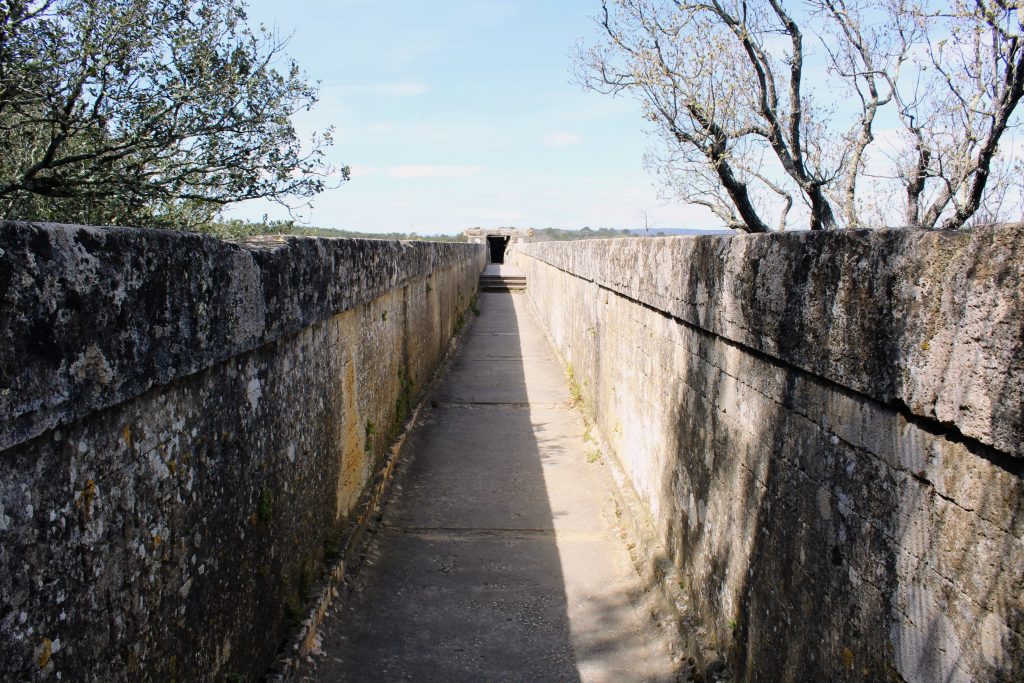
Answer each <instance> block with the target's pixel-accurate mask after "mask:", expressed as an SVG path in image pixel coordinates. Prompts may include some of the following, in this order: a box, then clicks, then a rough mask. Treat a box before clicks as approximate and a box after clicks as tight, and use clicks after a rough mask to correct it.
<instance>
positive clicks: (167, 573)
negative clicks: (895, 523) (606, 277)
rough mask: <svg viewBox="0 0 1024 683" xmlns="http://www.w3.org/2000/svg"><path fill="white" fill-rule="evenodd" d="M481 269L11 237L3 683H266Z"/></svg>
mask: <svg viewBox="0 0 1024 683" xmlns="http://www.w3.org/2000/svg"><path fill="white" fill-rule="evenodd" d="M485 258H486V249H485V248H484V247H483V246H478V245H465V244H462V245H458V244H441V243H425V242H416V243H404V242H389V241H375V240H325V239H310V238H294V237H284V238H268V239H261V240H253V241H249V242H243V243H237V244H234V243H227V242H222V241H218V240H216V239H213V238H210V237H205V236H200V235H193V234H183V233H175V232H164V231H151V230H134V229H111V228H92V227H82V226H66V225H39V224H21V223H5V224H3V225H2V226H0V321H2V325H0V671H3V672H4V677H5V678H12V679H17V680H43V679H45V680H56V679H57V678H60V677H63V679H65V680H68V679H76V680H77V679H88V680H111V681H117V680H125V681H127V680H174V679H177V680H225V679H227V680H232V679H233V678H239V679H245V680H250V679H251V680H256V679H258V678H260V677H261V676H263V675H264V674H265V673H266V671H267V669H268V667H269V666H270V665H271V664H272V663H273V662H274V659H275V655H276V653H277V651H278V649H279V648H280V647H281V645H282V644H283V643H284V642H285V640H286V639H287V638H289V637H291V636H292V635H293V634H294V633H295V631H296V628H297V626H298V621H299V620H300V619H301V618H302V617H303V616H304V614H305V613H304V611H303V610H304V607H305V604H306V600H307V598H308V597H309V595H310V589H311V588H312V587H313V585H314V584H315V583H316V582H317V581H318V580H319V579H320V577H321V576H322V574H323V570H324V567H325V565H328V564H331V563H333V562H336V561H337V559H338V552H339V548H340V547H341V546H342V543H343V539H344V538H345V534H346V533H347V530H348V529H350V528H351V525H352V524H354V523H356V521H357V518H358V514H356V513H357V511H358V504H359V501H360V497H361V496H362V495H363V493H364V491H366V490H367V489H368V488H370V487H371V484H373V482H374V481H375V480H376V478H379V467H380V464H381V461H382V457H383V455H384V453H385V452H386V451H387V449H388V447H389V445H390V444H391V443H392V441H393V439H394V437H395V435H396V433H397V431H398V430H399V429H400V427H401V425H402V422H403V420H404V418H405V416H406V414H407V413H408V411H409V409H410V407H411V406H412V405H413V404H414V403H415V401H416V400H417V396H418V394H419V392H420V391H421V389H422V388H423V386H424V384H425V383H426V382H427V380H428V378H429V376H430V374H431V373H432V372H433V370H434V369H435V368H436V367H437V365H438V363H439V362H440V361H441V360H442V359H443V357H444V354H445V352H446V349H447V348H448V344H449V340H450V339H451V338H452V336H453V335H454V334H455V332H456V331H457V329H458V328H459V326H460V325H461V323H462V321H463V320H464V317H465V315H466V312H467V310H468V309H469V307H470V306H471V302H472V299H473V297H474V295H475V292H476V287H477V280H478V277H479V274H480V271H481V270H482V269H483V267H484V260H485Z"/></svg>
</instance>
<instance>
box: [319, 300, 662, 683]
mask: <svg viewBox="0 0 1024 683" xmlns="http://www.w3.org/2000/svg"><path fill="white" fill-rule="evenodd" d="M480 308H481V309H482V314H481V315H480V316H479V317H474V319H473V320H472V321H471V323H470V324H471V328H470V329H469V331H468V333H467V335H466V336H465V337H464V338H463V339H462V341H461V344H460V347H459V349H458V351H457V353H456V355H455V357H454V358H453V359H452V361H451V363H450V365H449V367H448V371H447V375H446V376H444V377H443V378H442V379H441V380H440V381H439V382H438V383H437V384H436V385H435V387H434V389H433V391H432V393H431V394H430V395H429V396H428V397H427V404H426V406H425V408H424V410H423V412H421V415H420V419H419V422H418V424H417V425H416V427H415V428H414V429H413V431H412V433H411V434H410V436H409V442H408V444H407V446H406V451H405V453H406V456H405V458H404V460H403V461H402V462H401V463H400V465H399V469H398V471H397V473H396V480H395V483H394V485H393V487H392V491H391V494H390V499H389V501H388V502H387V503H386V504H385V506H384V510H383V515H382V520H381V522H380V524H379V526H378V528H377V531H376V534H375V535H374V539H373V540H372V541H371V543H370V546H369V548H368V550H367V556H366V559H365V561H364V563H363V566H362V568H361V570H360V571H359V573H358V575H357V577H356V579H355V585H354V586H353V588H352V591H351V594H350V595H349V597H348V599H347V600H346V601H344V602H342V603H340V604H336V605H335V606H334V607H333V608H332V612H331V614H330V615H329V616H328V617H327V619H326V621H325V622H324V624H323V626H322V628H321V648H320V650H321V654H319V655H318V656H315V657H313V658H311V659H310V661H309V662H308V663H307V665H306V670H305V671H303V672H302V675H303V678H304V679H305V680H318V681H335V680H350V681H351V680H417V681H441V680H444V681H452V680H523V681H525V680H530V681H537V680H545V681H661V680H673V678H674V672H673V663H672V661H671V659H670V657H669V653H668V647H667V644H666V640H665V637H664V636H663V634H662V633H661V632H660V631H659V629H658V628H657V627H656V626H655V624H654V623H653V621H652V620H651V619H650V617H649V616H647V615H645V614H642V613H641V611H640V610H639V609H638V608H637V606H636V605H637V601H636V600H637V597H638V596H639V595H640V594H641V593H642V592H643V586H642V585H641V583H640V579H639V577H638V576H637V575H636V573H635V572H634V570H633V567H632V564H631V562H630V558H629V556H628V551H627V549H626V548H625V546H624V544H623V542H622V541H621V540H620V538H619V535H618V533H617V531H616V528H615V503H614V499H613V490H614V487H613V483H612V481H611V478H610V476H609V474H608V472H607V471H606V468H605V467H604V465H602V463H601V461H600V459H599V457H598V455H597V447H596V445H595V444H594V443H592V442H590V441H588V440H586V439H585V434H584V425H583V423H582V420H581V418H580V416H579V413H578V412H577V411H576V410H575V409H574V408H573V407H572V405H571V397H570V391H569V388H568V386H567V383H566V379H565V376H564V374H563V372H562V369H561V367H560V366H559V364H558V361H557V359H556V357H555V356H554V354H553V352H552V351H551V348H550V347H549V345H548V342H547V340H546V339H545V338H544V336H543V334H542V333H541V332H540V329H539V328H538V326H537V325H536V323H535V322H534V320H533V318H532V316H531V314H530V313H529V311H528V310H527V307H526V298H525V297H523V296H520V295H516V294H509V293H484V294H482V295H481V297H480Z"/></svg>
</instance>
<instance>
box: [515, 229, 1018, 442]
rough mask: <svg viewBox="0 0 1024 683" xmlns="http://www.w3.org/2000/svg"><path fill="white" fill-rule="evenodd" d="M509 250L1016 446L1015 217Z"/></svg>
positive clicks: (973, 434)
mask: <svg viewBox="0 0 1024 683" xmlns="http://www.w3.org/2000/svg"><path fill="white" fill-rule="evenodd" d="M515 250H516V252H518V253H520V254H523V255H525V256H529V257H533V258H536V259H538V260H540V261H542V262H544V263H547V264H549V265H551V266H554V267H556V268H559V269H561V270H563V271H566V272H569V273H572V274H574V275H576V276H578V277H581V278H584V279H586V280H589V281H593V282H594V283H596V284H598V285H599V286H601V287H604V288H607V289H609V290H611V291H613V292H617V293H619V294H622V295H624V296H627V297H629V298H631V299H633V300H636V301H638V302H641V303H643V304H645V305H648V306H651V307H653V308H655V309H657V310H659V311H662V312H664V313H666V314H668V315H671V316H673V317H674V318H677V319H679V320H681V321H683V322H685V323H688V324H691V325H695V326H697V327H700V328H703V329H705V330H707V331H709V332H711V333H713V334H716V335H719V336H721V337H723V338H725V339H728V340H730V341H733V342H735V343H738V344H741V345H743V346H746V347H749V348H751V349H754V350H756V351H759V352H761V353H764V354H767V355H769V356H771V357H774V358H776V359H778V360H780V361H782V362H784V363H787V364H790V365H792V366H795V367H797V368H800V369H803V370H805V371H807V372H810V373H813V374H816V375H818V376H821V377H824V378H826V379H828V380H831V381H833V382H836V383H837V384H840V385H842V386H844V387H847V388H849V389H850V390H853V391H855V392H858V393H861V394H864V395H867V396H869V397H871V398H874V399H876V400H878V401H881V402H883V403H885V404H888V405H890V406H893V407H896V408H898V409H903V410H909V411H910V412H911V413H912V414H914V415H916V416H919V417H923V418H926V419H929V420H932V421H935V422H937V423H939V424H940V425H941V426H942V427H943V428H946V429H952V430H956V431H958V432H959V433H960V434H962V435H963V436H966V437H968V438H969V439H973V440H976V441H978V442H980V443H982V444H985V445H987V446H990V447H992V448H994V449H996V450H999V451H1002V452H1004V453H1008V454H1010V455H1012V456H1015V457H1017V458H1022V457H1024V308H1022V305H1021V304H1022V301H1021V298H1022V293H1024V224H1013V225H1004V226H996V227H986V228H977V229H974V230H966V231H957V232H949V231H937V230H933V231H928V230H910V229H886V230H840V231H834V232H806V231H805V232H788V233H772V234H765V235H742V234H741V235H714V236H682V237H667V238H626V239H611V240H586V241H581V242H533V243H526V244H518V245H515Z"/></svg>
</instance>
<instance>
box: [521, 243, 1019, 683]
mask: <svg viewBox="0 0 1024 683" xmlns="http://www.w3.org/2000/svg"><path fill="white" fill-rule="evenodd" d="M513 259H514V262H515V263H516V265H518V266H519V267H520V268H522V269H523V270H524V271H526V274H527V277H528V280H529V288H528V290H527V296H528V297H529V298H530V301H531V303H532V307H533V309H534V311H535V313H536V315H537V316H538V318H539V319H540V321H541V322H542V324H543V326H544V327H546V329H547V331H548V333H549V335H550V336H551V338H552V340H553V342H554V343H555V345H556V347H557V349H558V350H559V351H560V353H561V354H562V356H563V358H564V360H565V362H566V363H567V365H568V366H569V368H571V371H572V374H573V377H574V378H575V381H576V382H577V383H578V384H579V386H580V391H581V393H582V396H583V399H584V406H585V410H586V411H587V412H588V413H590V414H591V416H592V417H593V418H594V419H595V422H596V424H597V426H598V428H599V430H600V432H601V434H602V436H603V438H604V440H605V441H606V443H607V444H608V447H609V448H610V450H611V451H612V452H613V455H614V456H615V457H616V459H617V460H618V462H619V463H620V464H621V467H622V469H623V470H624V471H625V472H626V474H627V478H628V480H629V485H631V487H632V488H633V489H635V493H636V494H637V496H638V497H639V499H640V500H641V501H642V502H643V506H644V507H645V508H646V511H647V512H648V513H649V515H650V519H651V521H652V523H653V525H654V528H655V534H656V536H657V538H658V540H659V541H660V543H662V544H663V546H664V549H665V551H666V553H667V554H668V556H669V557H670V558H671V562H672V564H673V565H674V573H675V578H674V581H675V582H677V583H678V584H679V586H672V589H673V590H672V591H670V593H675V594H677V595H680V596H682V598H681V599H680V602H679V605H678V606H679V608H680V611H681V612H682V613H683V618H684V620H686V621H687V622H688V623H689V628H690V629H691V631H692V633H691V635H693V634H696V636H697V637H698V639H699V640H700V641H701V642H700V643H699V644H698V645H699V647H707V648H709V649H711V650H712V651H713V652H716V653H717V655H718V656H720V657H722V658H724V659H725V660H726V661H727V665H728V667H729V669H730V670H731V671H732V674H733V676H734V678H735V679H737V680H864V679H868V680H906V681H967V680H993V681H1019V680H1024V482H1022V475H1024V450H1022V449H1024V447H1022V441H1024V439H1022V437H1024V308H1022V301H1021V296H1022V292H1024V227H1022V226H1019V225H1018V226H1011V227H1008V228H1003V229H994V230H987V229H986V230H977V231H974V232H973V233H940V232H918V231H877V232H859V231H858V232H854V231H850V232H839V233H828V234H811V233H793V234H777V235H766V236H722V237H681V238H670V239H658V240H640V239H630V240H608V241H597V240H595V241H587V242H576V243H533V244H523V245H516V250H515V253H514V255H513ZM679 588H681V589H682V590H681V591H680V590H678V589H679Z"/></svg>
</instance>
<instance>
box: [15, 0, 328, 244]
mask: <svg viewBox="0 0 1024 683" xmlns="http://www.w3.org/2000/svg"><path fill="white" fill-rule="evenodd" d="M284 43H285V41H283V40H281V39H280V38H278V37H277V36H276V35H274V34H271V33H269V32H268V31H266V30H265V29H262V28H260V29H259V30H253V29H251V28H250V27H249V26H248V25H247V24H246V15H245V12H244V7H243V6H242V5H241V4H240V2H239V1H238V0H0V150H2V152H0V206H2V210H3V216H4V217H5V218H17V219H28V220H56V221H63V222H83V223H93V224H134V225H146V226H172V227H196V226H200V225H202V224H204V223H206V222H208V221H209V220H210V219H211V218H212V217H213V216H215V215H216V214H217V213H218V212H219V211H220V209H221V208H222V207H224V206H225V205H227V204H230V203H233V202H238V201H242V200H246V199H255V198H267V199H271V200H276V201H279V202H282V203H285V204H290V203H295V202H301V201H304V200H308V198H310V197H312V196H314V195H315V194H317V193H318V192H320V191H321V190H322V189H323V188H324V186H325V182H326V181H327V179H328V178H329V174H330V173H331V169H330V168H328V167H327V166H326V165H325V163H324V152H325V149H326V146H327V145H329V144H330V135H331V131H330V130H328V131H326V132H324V133H323V134H321V135H314V136H313V138H312V140H310V141H307V142H306V143H303V141H301V140H300V139H299V137H298V135H297V133H296V130H295V128H294V126H293V124H292V121H291V117H292V115H293V114H294V113H296V112H298V111H300V110H304V109H308V108H309V107H310V106H312V105H313V104H314V103H315V101H316V95H317V92H316V87H315V86H314V85H311V84H310V83H308V82H307V81H306V80H305V78H304V76H303V74H302V73H301V72H300V70H299V68H298V67H297V65H296V64H295V63H294V62H291V61H289V60H287V59H286V58H285V57H284V55H283V53H282V50H283V48H284ZM341 177H342V179H344V178H347V169H341Z"/></svg>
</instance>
